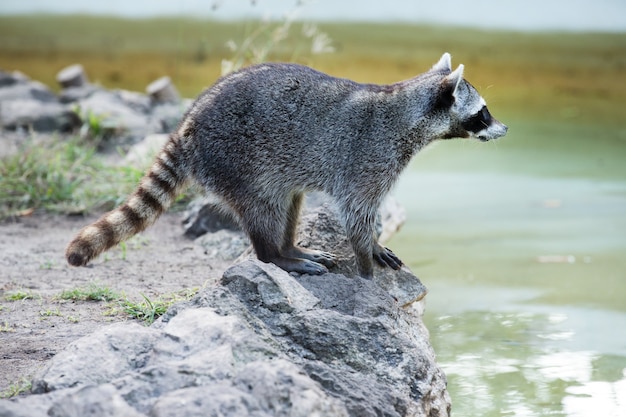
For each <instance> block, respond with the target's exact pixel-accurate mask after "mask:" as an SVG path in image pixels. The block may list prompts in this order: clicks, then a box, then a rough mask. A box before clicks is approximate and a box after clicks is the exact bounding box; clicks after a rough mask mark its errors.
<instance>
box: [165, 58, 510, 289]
mask: <svg viewBox="0 0 626 417" xmlns="http://www.w3.org/2000/svg"><path fill="white" fill-rule="evenodd" d="M462 72H463V67H462V66H461V67H459V68H458V69H457V70H456V71H452V70H451V66H450V56H449V54H444V55H443V56H442V58H441V59H440V61H439V62H438V63H437V64H436V65H435V66H434V67H433V68H432V69H431V70H430V71H428V72H426V73H424V74H421V75H419V76H417V77H415V78H412V79H410V80H406V81H403V82H399V83H396V84H392V85H374V84H359V83H356V82H354V81H350V80H346V79H340V78H335V77H331V76H329V75H326V74H323V73H321V72H318V71H315V70H313V69H311V68H308V67H304V66H300V65H295V64H280V63H275V64H261V65H257V66H252V67H248V68H245V69H243V70H241V71H239V72H236V73H233V74H229V75H227V76H225V77H223V78H222V79H220V80H218V81H217V83H216V84H215V85H214V86H212V87H211V88H209V89H208V90H206V91H205V92H204V93H203V94H202V95H201V96H200V97H199V98H198V99H197V101H196V102H195V103H194V104H193V105H192V107H191V108H190V110H189V111H188V113H187V115H186V116H185V118H184V119H183V121H182V122H181V124H180V126H179V128H178V130H177V131H176V132H175V134H174V135H173V137H176V138H178V143H177V152H179V153H180V155H179V156H178V161H179V162H180V163H181V164H183V166H178V167H177V170H178V171H179V172H180V173H179V175H181V176H183V177H185V176H186V177H190V178H192V179H194V180H195V181H196V182H198V183H199V184H201V185H202V186H204V187H205V188H206V189H208V190H211V191H212V192H214V193H215V194H216V195H218V196H219V197H221V198H222V199H223V201H224V203H225V204H226V205H227V206H228V207H229V208H230V210H232V211H233V212H234V213H235V214H236V215H237V216H238V217H239V219H240V221H241V224H242V226H243V227H244V229H245V230H246V231H247V233H248V234H249V235H250V238H251V240H252V242H253V244H254V247H255V250H256V252H257V256H258V257H259V259H261V260H262V261H266V262H273V263H275V264H277V265H278V266H280V267H282V268H284V269H286V270H289V271H296V272H300V273H313V274H319V273H323V272H326V271H327V267H329V266H331V265H332V264H333V257H332V255H330V254H326V253H323V252H315V251H310V250H304V249H300V248H297V247H295V243H294V239H295V228H296V226H297V220H298V216H299V210H300V204H301V199H302V196H303V195H304V193H306V192H308V191H311V190H321V191H324V192H326V193H328V194H329V195H331V196H332V197H334V198H335V200H336V202H337V204H338V207H339V209H340V212H341V215H342V218H343V221H344V224H345V227H346V232H347V235H348V238H349V239H350V242H351V243H352V247H353V249H354V252H355V255H356V260H357V266H358V270H359V273H360V275H361V276H363V277H366V278H371V277H372V276H373V261H374V260H376V261H377V262H378V263H380V264H381V265H383V266H385V265H387V266H390V267H392V268H394V269H398V268H399V267H400V266H401V264H402V262H401V261H400V260H399V259H398V258H397V257H396V256H395V255H394V254H393V253H392V252H391V251H390V250H388V249H386V248H383V247H382V246H381V245H380V244H379V243H378V242H377V241H376V239H375V237H374V223H375V219H376V212H377V210H378V207H379V206H380V204H381V202H382V200H383V199H384V197H385V195H386V194H387V193H388V192H389V190H390V189H391V187H392V186H393V184H394V183H395V181H396V180H397V178H398V177H399V175H400V173H401V171H402V170H403V169H404V168H405V167H406V165H407V164H408V163H409V161H410V160H411V158H412V156H413V155H415V154H416V153H417V152H418V151H419V150H420V149H421V148H423V147H424V146H426V145H427V144H428V143H430V142H432V141H433V140H436V139H441V138H450V137H477V138H481V139H485V138H487V139H493V138H496V137H499V136H503V135H504V133H505V132H506V126H504V125H502V124H501V123H500V122H497V121H496V120H495V119H492V120H490V121H489V125H488V126H485V128H484V129H483V130H484V131H483V130H481V131H480V132H468V131H467V130H465V129H464V128H463V126H462V125H463V123H464V122H465V121H466V120H469V119H470V118H471V117H472V116H474V115H475V114H476V112H478V111H479V110H480V109H481V108H482V104H481V103H484V101H482V98H480V96H479V95H478V93H477V92H476V90H475V89H474V88H473V87H472V86H471V85H470V84H469V83H467V82H466V81H465V80H464V79H463V78H462ZM481 127H482V126H481Z"/></svg>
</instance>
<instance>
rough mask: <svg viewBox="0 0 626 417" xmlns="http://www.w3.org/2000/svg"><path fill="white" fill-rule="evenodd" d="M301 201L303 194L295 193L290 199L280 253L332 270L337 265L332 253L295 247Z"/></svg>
mask: <svg viewBox="0 0 626 417" xmlns="http://www.w3.org/2000/svg"><path fill="white" fill-rule="evenodd" d="M303 199H304V194H303V193H296V194H294V196H293V197H292V199H291V204H290V206H289V209H288V210H287V223H286V226H285V234H284V237H283V244H282V247H281V251H280V252H281V254H282V255H283V256H286V257H289V258H300V259H308V260H309V261H313V262H317V263H319V264H322V265H324V266H325V267H327V268H332V267H333V266H335V265H336V264H337V260H336V257H335V255H333V254H332V253H329V252H323V251H319V250H314V249H308V248H303V247H300V246H296V234H297V228H298V220H299V218H300V210H301V208H302V200H303Z"/></svg>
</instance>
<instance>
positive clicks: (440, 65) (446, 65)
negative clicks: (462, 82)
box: [430, 52, 452, 72]
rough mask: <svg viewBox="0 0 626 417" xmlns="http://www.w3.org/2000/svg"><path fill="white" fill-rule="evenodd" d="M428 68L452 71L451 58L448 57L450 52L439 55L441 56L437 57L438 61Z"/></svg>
mask: <svg viewBox="0 0 626 417" xmlns="http://www.w3.org/2000/svg"><path fill="white" fill-rule="evenodd" d="M430 70H431V71H445V72H450V71H452V58H451V57H450V54H449V53H447V52H446V53H444V54H443V55H441V58H439V62H437V63H436V64H435V65H433V67H432V68H431V69H430Z"/></svg>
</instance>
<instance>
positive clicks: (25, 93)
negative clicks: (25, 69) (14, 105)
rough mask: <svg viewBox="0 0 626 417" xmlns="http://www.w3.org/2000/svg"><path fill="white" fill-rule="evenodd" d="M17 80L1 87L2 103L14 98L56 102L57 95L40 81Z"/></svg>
mask: <svg viewBox="0 0 626 417" xmlns="http://www.w3.org/2000/svg"><path fill="white" fill-rule="evenodd" d="M13 80H15V82H13V83H10V84H8V85H5V86H2V87H1V88H0V103H6V102H10V101H12V100H36V101H41V102H45V103H56V102H57V101H58V99H57V96H56V95H55V94H54V93H53V92H52V91H51V90H50V89H49V88H48V87H46V86H45V85H43V84H42V83H40V82H38V81H25V80H20V79H15V78H13Z"/></svg>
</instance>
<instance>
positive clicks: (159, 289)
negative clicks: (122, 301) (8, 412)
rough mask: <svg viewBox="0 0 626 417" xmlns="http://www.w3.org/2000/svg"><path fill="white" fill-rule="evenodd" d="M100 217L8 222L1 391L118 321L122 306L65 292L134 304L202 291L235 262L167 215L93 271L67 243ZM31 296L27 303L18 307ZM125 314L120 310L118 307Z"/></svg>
mask: <svg viewBox="0 0 626 417" xmlns="http://www.w3.org/2000/svg"><path fill="white" fill-rule="evenodd" d="M95 219H96V216H89V217H82V216H78V217H70V216H61V215H49V214H35V215H33V216H30V217H21V218H19V219H17V220H12V221H5V222H3V223H0V392H3V393H4V395H6V393H7V390H8V389H9V387H11V386H13V387H15V386H17V385H19V384H23V383H24V381H30V380H31V379H32V377H34V376H35V375H36V374H37V372H39V371H40V370H41V369H42V368H43V367H44V366H45V365H46V362H47V361H48V360H49V359H50V358H52V357H53V356H54V355H56V354H57V353H59V352H60V351H61V350H63V349H64V348H65V347H66V346H67V345H68V344H69V343H71V342H72V341H74V340H76V339H78V338H80V337H82V336H85V335H88V334H90V333H92V332H94V331H95V330H96V329H98V328H100V327H103V326H107V325H109V324H111V323H112V322H117V321H124V320H132V318H129V316H128V315H125V314H122V313H119V312H118V313H117V314H111V312H112V309H113V308H114V307H116V304H115V302H94V301H65V300H61V299H59V295H60V294H61V293H62V292H63V291H64V290H73V289H78V288H85V287H88V286H89V285H90V284H96V285H98V286H100V287H106V288H110V289H111V290H113V291H116V292H118V293H122V294H124V295H125V296H126V297H128V298H129V299H131V300H133V301H141V300H142V299H143V298H142V295H145V296H146V297H148V298H149V299H151V300H154V299H157V298H158V297H159V296H161V295H167V294H172V293H175V292H179V291H181V290H186V289H198V288H200V287H202V286H203V285H206V284H208V283H211V282H214V281H215V280H216V279H217V278H218V277H219V276H221V274H222V272H223V271H224V269H225V268H226V267H227V266H228V263H225V262H224V261H214V260H211V259H209V258H208V256H207V255H205V254H204V252H203V249H202V248H201V246H199V245H196V244H194V243H193V241H191V240H189V239H187V238H185V237H184V236H183V228H182V225H181V219H182V215H181V214H179V213H167V214H165V215H164V216H162V217H161V218H160V219H159V220H158V221H157V223H156V224H155V225H154V226H152V227H151V228H149V229H148V230H147V231H145V232H144V233H142V234H141V235H138V236H136V237H134V238H133V239H131V240H130V241H129V242H128V244H127V249H126V251H123V250H122V249H121V248H115V249H113V250H111V251H109V252H108V253H106V254H105V255H101V256H100V257H99V258H98V259H96V260H95V261H94V262H92V263H91V264H90V265H88V266H87V267H85V268H73V267H70V266H68V265H67V264H66V262H65V259H64V257H63V253H64V250H65V245H66V244H67V243H68V242H69V240H70V239H71V237H72V236H73V234H74V233H75V232H76V231H78V229H80V228H81V227H82V226H84V225H86V224H88V223H89V222H90V221H93V220H95ZM18 291H19V292H22V293H24V292H26V293H28V295H29V297H27V298H26V299H21V300H15V301H10V300H9V298H11V294H15V293H16V292H18ZM118 311H119V308H118Z"/></svg>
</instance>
